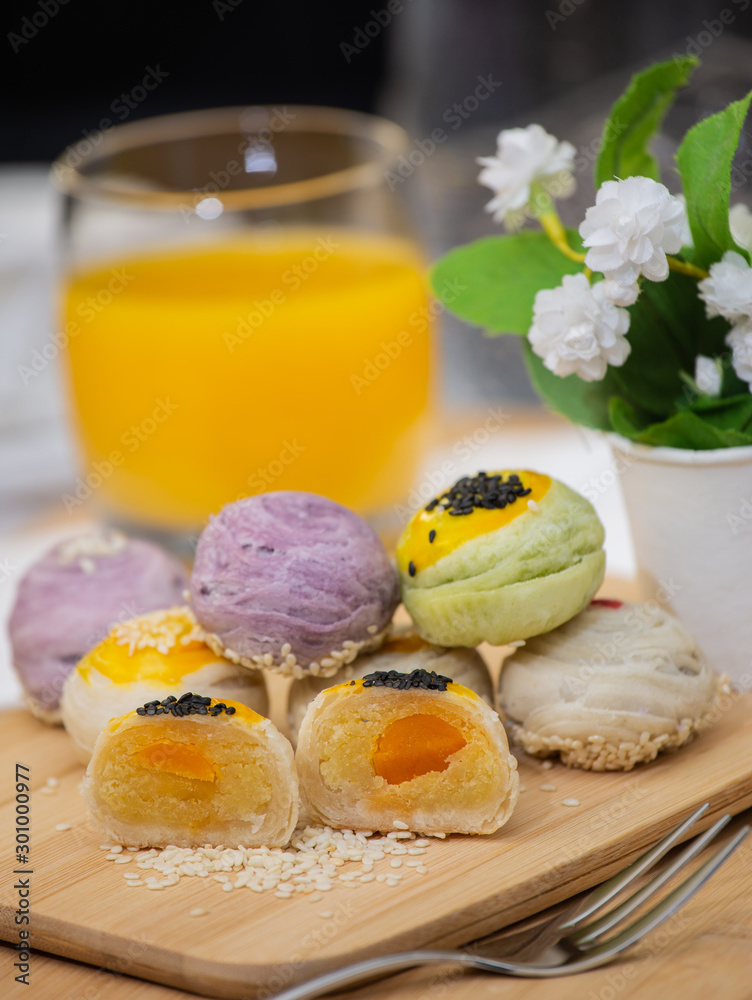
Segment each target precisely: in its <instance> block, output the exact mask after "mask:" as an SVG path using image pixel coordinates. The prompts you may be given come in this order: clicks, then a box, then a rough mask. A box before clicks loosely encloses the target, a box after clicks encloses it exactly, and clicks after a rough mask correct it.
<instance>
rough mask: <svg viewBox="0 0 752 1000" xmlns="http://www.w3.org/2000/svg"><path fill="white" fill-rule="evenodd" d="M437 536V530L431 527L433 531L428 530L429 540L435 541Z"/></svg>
mask: <svg viewBox="0 0 752 1000" xmlns="http://www.w3.org/2000/svg"><path fill="white" fill-rule="evenodd" d="M435 537H436V532H435V531H434V530H433V529H431V531H429V532H428V541H429V542H433V540H434V538H435Z"/></svg>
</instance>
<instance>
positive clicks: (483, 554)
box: [397, 470, 605, 646]
mask: <svg viewBox="0 0 752 1000" xmlns="http://www.w3.org/2000/svg"><path fill="white" fill-rule="evenodd" d="M603 539H604V532H603V525H602V524H601V522H600V521H599V519H598V515H597V514H596V513H595V511H594V509H593V508H592V506H591V505H590V504H589V503H588V501H587V500H585V498H584V497H582V496H580V495H579V493H575V491H574V490H571V489H570V488H569V487H568V486H565V485H564V483H561V482H559V481H558V480H556V479H552V478H551V477H550V476H545V475H541V474H540V473H538V472H530V471H527V470H519V471H517V472H509V471H504V472H495V473H490V474H486V473H485V472H479V473H478V475H477V476H473V477H472V478H469V477H464V478H463V479H460V480H458V481H457V482H456V483H455V484H454V486H452V487H451V489H449V490H447V491H446V493H444V494H442V495H441V496H439V497H436V498H435V499H434V500H432V501H431V502H430V503H429V504H428V506H427V507H425V508H424V509H423V510H420V511H418V512H417V513H416V514H415V515H413V517H412V518H411V520H410V522H409V523H408V525H407V527H406V529H405V531H404V532H403V533H402V536H401V537H400V540H399V543H398V546H397V562H398V566H399V570H400V576H401V580H402V599H403V601H404V603H405V607H406V608H407V610H408V611H409V612H410V614H411V615H412V617H413V620H414V621H415V625H416V627H417V629H418V631H419V632H420V634H421V635H422V636H423V637H424V638H426V639H428V640H429V641H430V642H434V643H437V644H439V645H443V646H477V645H478V643H480V642H484V641H485V642H490V643H492V644H494V645H503V644H504V643H508V642H513V641H516V640H520V639H526V638H528V637H529V636H533V635H538V634H539V633H541V632H548V631H550V630H551V629H552V628H555V627H556V626H557V625H561V624H562V623H563V622H565V621H568V620H569V619H570V618H572V617H573V616H574V615H576V614H577V613H578V612H579V611H581V610H582V609H583V608H584V607H586V606H587V604H588V602H589V601H590V599H591V598H592V597H593V595H594V594H595V592H596V590H597V589H598V587H599V586H600V584H601V583H602V581H603V573H604V569H605V554H604V552H603Z"/></svg>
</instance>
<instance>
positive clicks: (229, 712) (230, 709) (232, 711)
mask: <svg viewBox="0 0 752 1000" xmlns="http://www.w3.org/2000/svg"><path fill="white" fill-rule="evenodd" d="M234 714H235V709H234V708H233V707H232V705H229V706H228V707H227V708H226V709H225V715H234Z"/></svg>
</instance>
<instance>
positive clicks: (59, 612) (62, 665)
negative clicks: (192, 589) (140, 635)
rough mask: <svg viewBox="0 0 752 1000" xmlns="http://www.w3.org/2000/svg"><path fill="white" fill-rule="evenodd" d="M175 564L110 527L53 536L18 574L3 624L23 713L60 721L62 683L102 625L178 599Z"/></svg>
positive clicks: (180, 579)
mask: <svg viewBox="0 0 752 1000" xmlns="http://www.w3.org/2000/svg"><path fill="white" fill-rule="evenodd" d="M186 584H187V581H186V577H185V572H184V571H183V567H182V566H181V565H180V563H179V562H177V561H176V560H175V559H173V558H172V556H169V555H168V554H167V553H166V552H164V551H162V549H160V548H158V547H157V546H156V545H152V544H150V543H149V542H143V541H140V540H137V539H128V538H126V537H125V535H122V534H121V533H120V532H118V531H107V532H97V533H94V534H90V535H83V536H80V537H78V538H73V539H71V540H69V541H67V542H61V543H60V544H58V545H56V546H55V547H54V548H52V549H51V550H50V551H49V552H47V553H46V554H45V555H44V556H43V557H42V558H41V559H40V560H39V561H38V562H37V563H35V564H34V565H33V566H32V567H31V569H29V570H28V571H27V573H26V574H25V575H24V576H23V577H22V579H21V582H20V583H19V585H18V594H17V595H16V603H15V605H14V607H13V611H12V612H11V616H10V620H9V622H8V632H9V636H10V643H11V649H12V652H13V665H14V667H15V668H16V672H17V674H18V676H19V678H20V680H21V684H22V686H23V689H24V692H25V694H26V701H27V703H28V705H29V708H30V709H31V711H32V712H33V713H34V715H36V716H37V717H38V718H40V719H42V720H43V721H44V722H50V723H56V722H59V721H60V709H59V701H60V695H61V693H62V690H63V683H64V682H65V678H66V677H67V676H68V674H69V673H70V672H71V670H73V668H74V667H75V666H76V664H77V663H78V661H79V660H80V659H81V657H82V656H84V654H85V653H88V651H89V650H90V649H92V647H94V646H96V645H97V643H99V642H101V640H102V639H104V637H105V636H106V635H107V633H108V632H109V630H110V628H111V627H112V626H113V625H115V624H116V623H117V622H120V621H125V620H126V619H128V618H133V617H135V616H136V615H140V614H143V613H144V612H146V611H155V610H157V609H159V608H169V607H172V606H173V605H176V604H182V603H183V594H184V591H185V587H186Z"/></svg>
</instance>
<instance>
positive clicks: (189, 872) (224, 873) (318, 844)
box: [102, 824, 445, 902]
mask: <svg viewBox="0 0 752 1000" xmlns="http://www.w3.org/2000/svg"><path fill="white" fill-rule="evenodd" d="M405 825H406V824H405ZM441 836H442V837H443V836H445V835H443V834H442V835H441ZM408 843H409V844H410V847H408ZM430 843H431V841H430V840H428V839H425V838H421V839H420V840H416V838H415V834H414V833H412V832H410V831H409V830H392V831H390V832H389V833H387V834H386V835H384V834H383V833H382V834H379V833H374V832H373V831H371V830H333V829H331V828H330V827H320V826H303V827H298V829H297V830H296V831H295V833H294V835H293V838H292V842H291V844H290V845H289V846H288V847H287V848H268V847H258V848H245V847H238V848H230V847H224V846H217V847H210V846H208V845H207V846H205V847H198V848H178V847H176V846H175V845H168V846H167V847H165V848H163V849H162V850H161V851H158V850H156V849H155V848H151V849H150V850H144V851H139V853H137V854H136V856H135V857H133V856H132V855H131V854H125V855H122V856H120V854H119V853H114V851H113V848H112V847H111V845H109V844H105V845H102V846H103V847H104V848H105V849H107V850H109V851H110V853H109V854H108V855H107V859H108V860H110V861H114V862H116V863H120V864H127V863H128V862H129V861H131V860H133V861H134V862H135V865H136V868H138V869H140V872H139V873H136V872H130V873H128V874H129V875H130V876H131V877H130V878H128V880H127V882H126V884H127V885H145V886H146V887H147V888H150V889H151V888H153V889H165V888H167V887H168V886H170V885H174V884H176V883H177V882H179V881H180V879H181V878H182V877H198V878H209V879H211V880H213V881H216V882H217V883H218V884H219V886H220V888H221V889H222V891H223V892H230V891H232V890H233V889H242V888H248V889H250V890H251V891H252V892H272V893H273V894H274V895H275V897H276V898H278V899H291V898H293V897H297V896H298V895H303V896H305V897H306V898H307V899H308V900H309V901H310V902H316V901H318V900H320V899H322V898H323V893H325V892H329V891H331V890H332V889H333V888H335V886H342V887H344V888H356V887H357V885H358V884H360V883H365V884H368V883H369V882H378V883H379V884H382V885H383V884H386V885H392V886H393V885H396V884H399V880H400V876H399V874H398V873H397V871H396V870H395V869H397V868H399V867H402V865H403V859H402V857H401V855H406V854H408V852H409V851H412V852H413V853H414V854H416V855H421V857H420V858H415V859H412V860H411V861H408V862H407V864H408V866H409V867H410V868H411V869H412V870H415V871H417V870H418V869H419V868H420V869H423V868H425V865H424V862H423V858H422V855H423V854H425V853H426V852H425V847H426V846H428V845H430ZM115 846H116V847H120V845H115ZM120 851H122V848H120ZM405 860H406V861H407V859H405ZM387 862H388V863H389V865H390V867H389V868H388V869H387V872H378V865H379V863H387ZM426 870H427V869H426ZM142 875H143V878H144V880H143V881H142V880H141V876H142ZM160 876H161V878H160ZM231 877H232V881H231Z"/></svg>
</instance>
